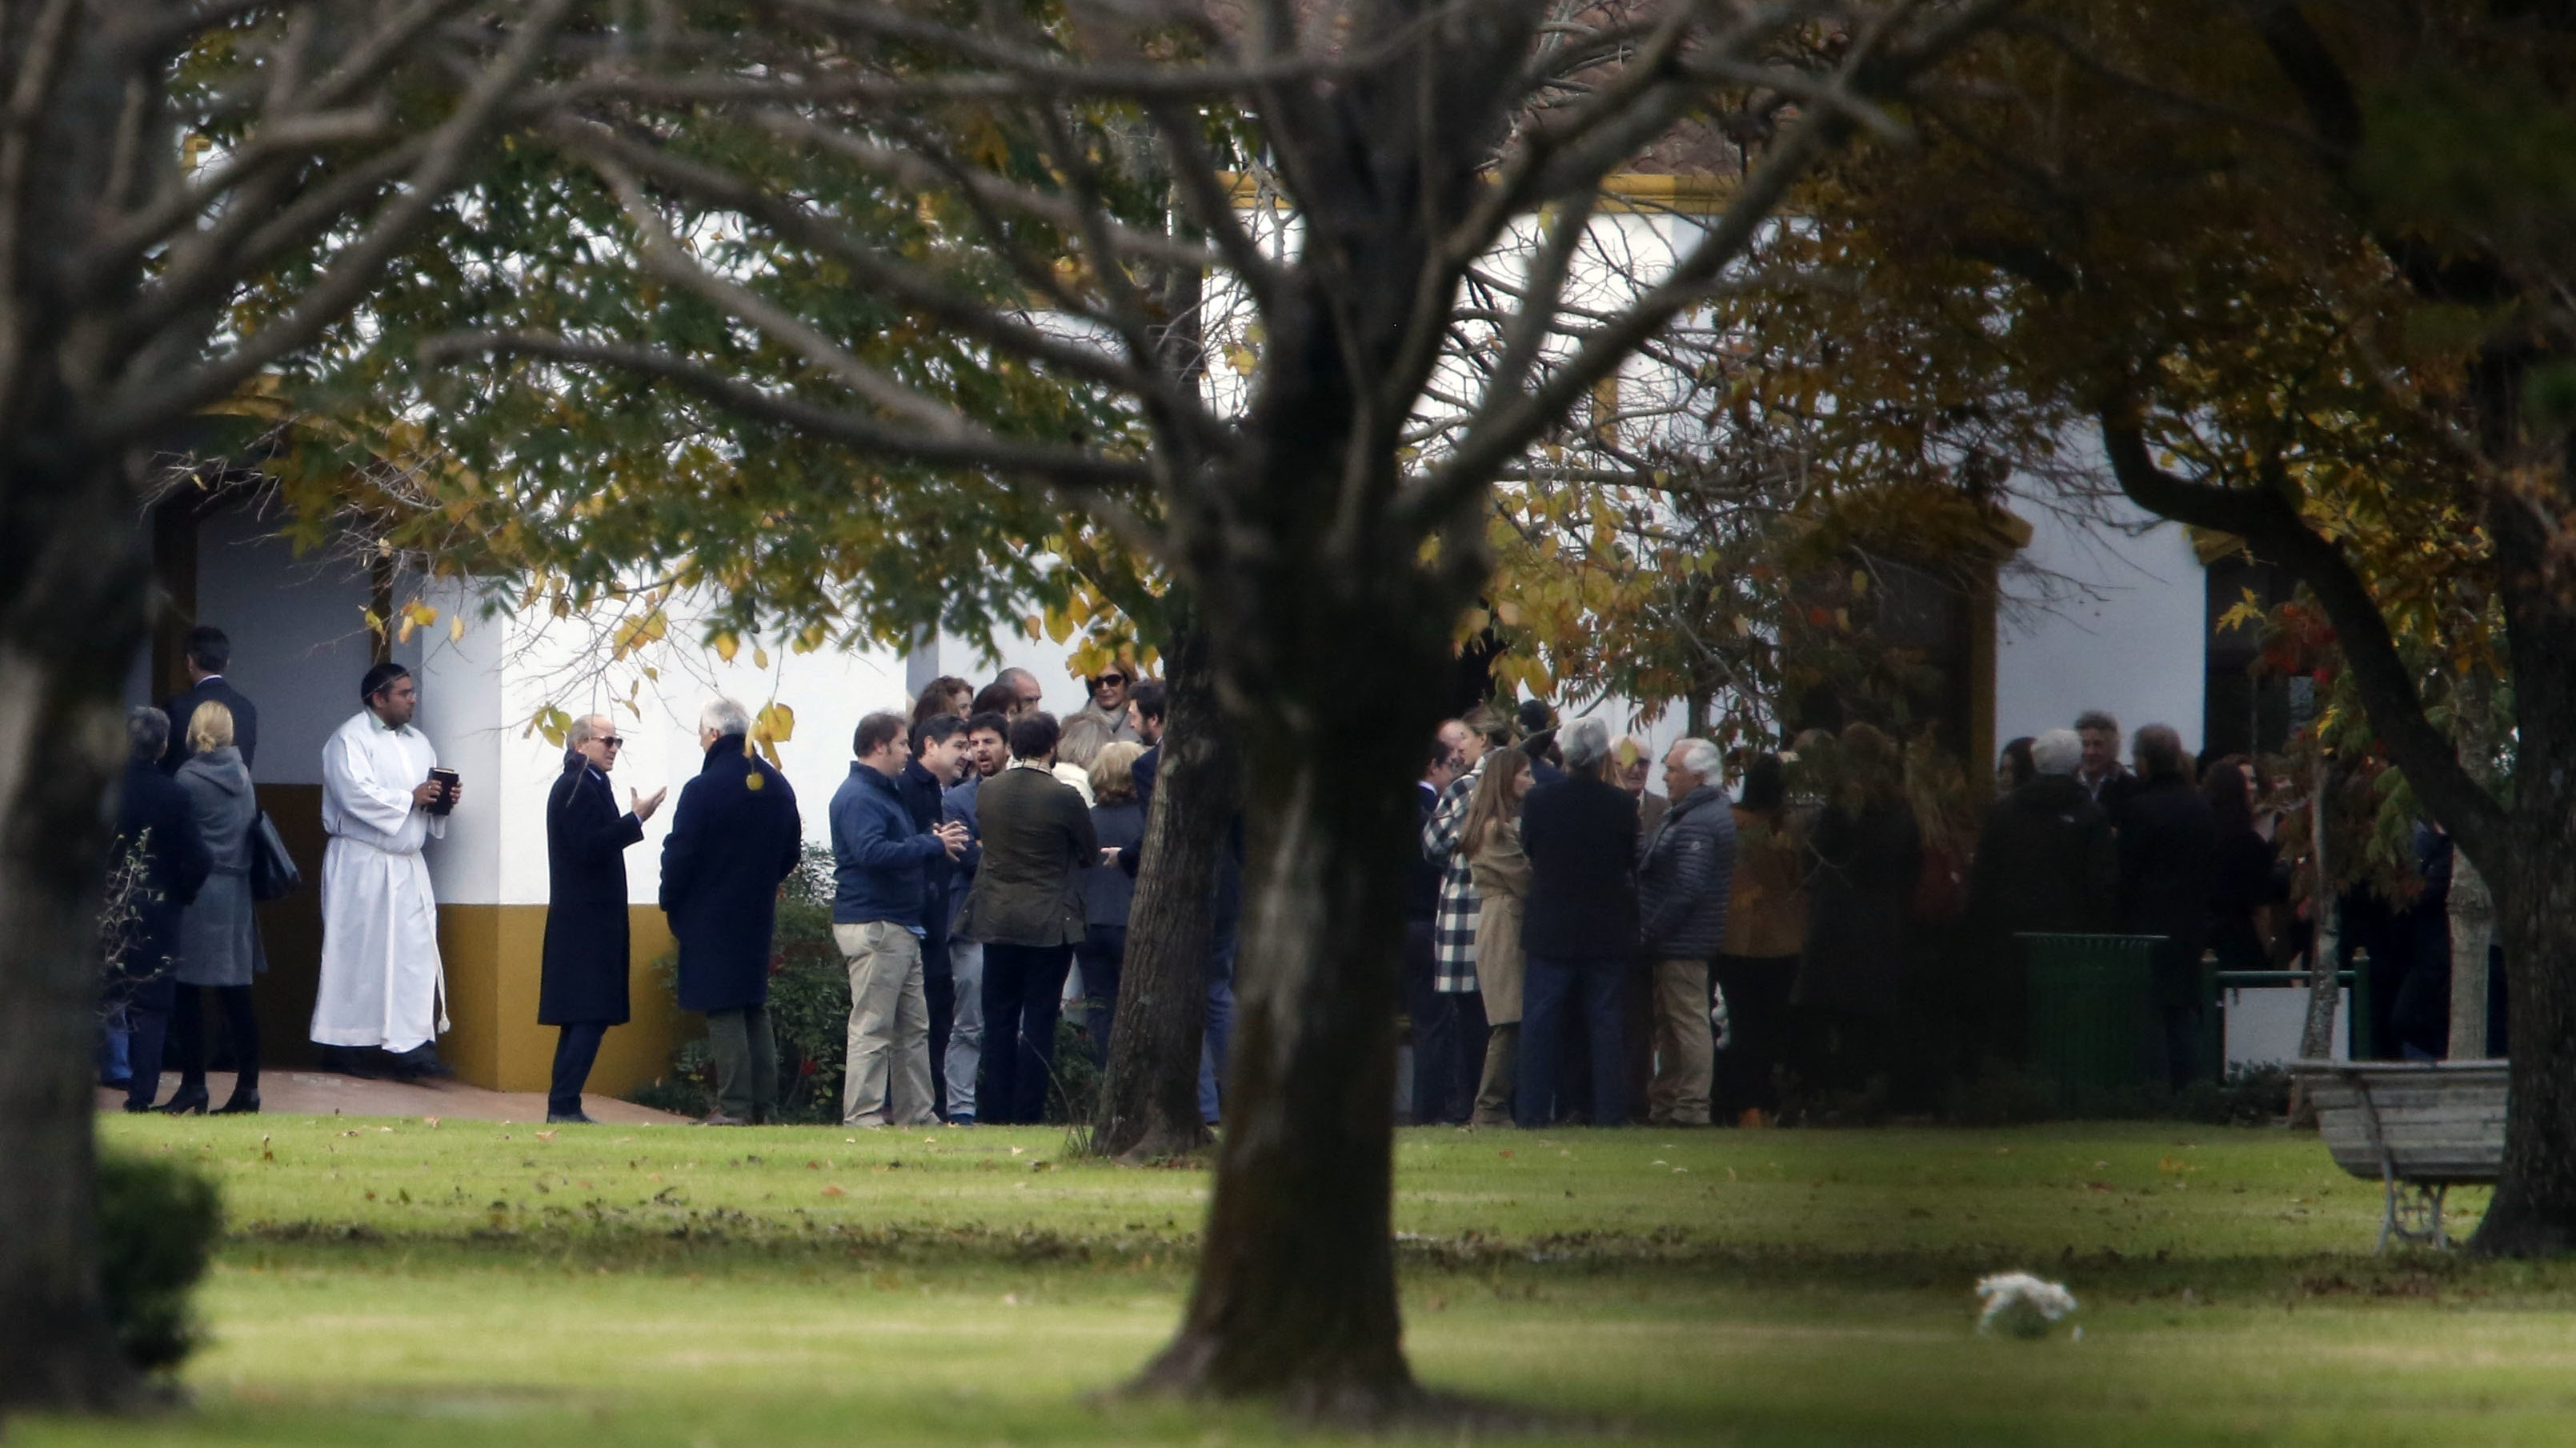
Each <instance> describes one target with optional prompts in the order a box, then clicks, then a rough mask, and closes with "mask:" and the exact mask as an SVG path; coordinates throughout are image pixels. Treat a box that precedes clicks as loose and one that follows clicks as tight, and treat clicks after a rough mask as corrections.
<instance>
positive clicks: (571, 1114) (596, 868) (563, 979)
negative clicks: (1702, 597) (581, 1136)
mask: <svg viewBox="0 0 2576 1448" xmlns="http://www.w3.org/2000/svg"><path fill="white" fill-rule="evenodd" d="M625 744H626V741H625V740H624V739H622V738H620V737H618V733H617V725H616V722H615V721H613V720H611V719H610V718H609V717H608V716H607V715H605V714H585V715H583V716H582V717H581V718H579V719H575V720H574V721H572V728H571V730H570V731H568V732H567V733H566V734H565V736H564V767H563V774H562V776H561V777H560V778H558V779H556V780H555V787H554V790H553V792H552V793H550V794H548V795H547V796H546V877H547V878H546V883H547V893H546V952H545V963H544V965H543V967H542V973H541V974H540V976H539V978H538V985H537V1023H538V1024H539V1025H546V1026H556V1027H559V1028H561V1031H562V1034H561V1035H560V1036H558V1037H557V1038H556V1041H555V1072H554V1089H553V1090H552V1091H550V1092H548V1093H547V1096H546V1120H548V1121H571V1122H584V1123H586V1122H588V1121H589V1120H590V1116H589V1114H588V1113H586V1112H584V1111H583V1110H582V1109H581V1088H582V1083H583V1082H585V1081H587V1080H589V1079H590V1067H591V1063H592V1062H593V1061H596V1060H598V1059H599V1043H600V1041H601V1040H602V1039H603V1038H604V1037H606V1036H607V1034H608V1028H609V1027H610V1026H622V1025H624V1024H626V1019H627V1004H626V968H627V937H626V847H627V846H629V845H632V844H634V843H635V842H636V841H638V840H640V839H642V838H644V822H645V821H646V820H649V819H651V818H652V817H653V812H654V811H655V810H657V809H660V808H661V807H662V796H663V795H664V794H665V793H666V792H667V791H664V790H659V789H657V790H655V791H653V792H652V793H651V794H649V795H647V794H644V793H642V792H641V791H635V792H632V793H630V794H629V796H628V798H629V799H630V800H631V801H632V803H633V806H634V807H633V808H631V809H628V810H625V811H623V812H621V811H619V809H618V808H617V795H616V793H615V791H613V790H611V789H610V788H609V785H608V774H609V771H611V770H613V769H615V768H616V767H617V756H618V755H619V753H621V752H622V751H623V750H624V748H625Z"/></svg>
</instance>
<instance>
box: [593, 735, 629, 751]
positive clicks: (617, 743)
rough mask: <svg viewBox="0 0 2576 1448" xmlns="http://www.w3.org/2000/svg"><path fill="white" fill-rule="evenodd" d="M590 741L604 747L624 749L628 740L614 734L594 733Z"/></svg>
mask: <svg viewBox="0 0 2576 1448" xmlns="http://www.w3.org/2000/svg"><path fill="white" fill-rule="evenodd" d="M590 742H591V743H593V744H596V745H599V746H600V747H602V748H604V749H623V748H625V747H626V741H625V740H623V739H620V738H618V737H617V736H616V735H614V734H598V735H593V736H592V737H591V741H590Z"/></svg>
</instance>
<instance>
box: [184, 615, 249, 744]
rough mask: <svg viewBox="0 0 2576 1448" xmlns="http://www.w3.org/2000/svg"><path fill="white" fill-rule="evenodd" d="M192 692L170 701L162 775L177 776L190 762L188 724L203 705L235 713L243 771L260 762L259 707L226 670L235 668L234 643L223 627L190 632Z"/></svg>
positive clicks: (235, 741)
mask: <svg viewBox="0 0 2576 1448" xmlns="http://www.w3.org/2000/svg"><path fill="white" fill-rule="evenodd" d="M187 658H188V692H186V693H184V694H175V695H172V696H171V699H170V708H169V711H168V712H169V715H170V752H169V753H167V754H164V755H163V756H161V772H162V773H163V774H177V773H178V772H179V766H180V765H182V764H185V763H187V762H188V721H189V720H190V719H192V718H194V717H196V713H197V706H198V705H200V704H221V705H223V706H224V707H225V708H227V709H230V710H232V711H233V747H234V748H235V749H238V750H240V751H241V759H242V768H244V769H248V768H250V767H251V766H252V765H254V764H256V763H257V762H258V761H259V706H258V705H256V704H254V703H252V702H251V701H250V698H249V696H247V695H245V694H244V693H242V691H241V690H239V689H236V688H234V687H233V686H232V681H231V680H229V679H226V678H225V677H224V670H226V669H228V668H231V667H232V659H233V641H232V640H231V639H229V638H227V637H225V635H224V631H223V630H222V629H219V628H210V627H208V626H206V625H204V624H199V625H198V626H197V627H195V628H192V629H190V630H188V655H187Z"/></svg>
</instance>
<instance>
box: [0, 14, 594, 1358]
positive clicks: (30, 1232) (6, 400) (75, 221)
mask: <svg viewBox="0 0 2576 1448" xmlns="http://www.w3.org/2000/svg"><path fill="white" fill-rule="evenodd" d="M569 8H570V6H569V4H568V3H567V0H537V3H532V4H528V5H524V6H515V5H514V6H509V7H494V9H495V10H496V11H499V12H501V13H487V11H486V10H485V8H483V7H478V6H473V5H467V4H457V3H439V0H422V3H408V4H399V5H389V4H374V3H361V0H307V3H294V0H276V3H255V0H253V3H226V4H199V3H182V0H55V3H49V4H42V5H17V6H10V7H8V8H7V9H6V10H5V11H0V75H5V76H7V77H8V87H9V100H8V102H7V104H6V106H5V108H0V1162H6V1163H7V1164H8V1165H7V1168H6V1170H0V1409H9V1408H20V1407H39V1406H41V1407H53V1408H82V1407H93V1406H102V1405H112V1404H116V1403H119V1402H122V1401H125V1400H126V1399H128V1397H129V1396H130V1395H131V1393H132V1392H133V1390H134V1386H135V1380H134V1377H133V1375H132V1373H131V1371H130V1370H129V1369H128V1368H127V1367H126V1366H125V1365H124V1363H123V1362H122V1360H121V1359H120V1358H119V1356H118V1354H117V1350H116V1347H115V1344H114V1342H113V1340H112V1339H111V1337H110V1334H109V1331H108V1326H107V1324H106V1322H105V1320H104V1318H103V1316H102V1313H101V1308H100V1303H99V1295H98V1270H97V1262H96V1259H95V1249H94V1244H93V1241H92V1239H91V1223H92V1215H91V1202H92V1191H93V1174H92V1143H91V1124H90V1119H91V1085H90V1072H91V1067H90V1061H89V1045H90V1041H91V1038H92V1035H93V1030H94V1011H95V1006H96V1000H97V985H98V982H97V972H96V969H95V966H94V965H93V963H92V962H91V961H90V960H89V958H88V956H89V945H90V940H91V937H92V922H91V918H90V917H91V915H92V913H93V912H94V910H95V907H96V902H97V899H98V893H99V885H100V880H101V878H102V874H103V869H104V864H105V859H106V850H107V843H108V837H109V833H110V823H111V822H112V820H113V818H114V813H113V810H112V809H103V808H102V803H101V802H102V800H104V799H105V798H106V797H107V795H108V793H109V787H110V785H111V783H112V782H113V781H114V780H115V779H116V778H117V776H118V773H119V772H120V770H121V768H122V765H123V762H124V754H125V745H124V730H123V729H122V727H121V726H120V723H119V720H118V707H119V703H120V700H121V698H122V695H123V692H124V687H125V680H126V677H127V672H128V668H129V666H130V664H131V662H132V661H133V659H134V657H135V654H136V652H137V650H138V649H139V648H140V646H141V644H142V641H143V638H144V635H145V628H146V622H147V616H146V606H147V600H148V599H149V597H150V593H151V588H150V568H149V560H148V558H147V556H146V553H145V544H144V540H145V538H146V536H147V535H146V534H145V532H144V531H143V530H142V529H140V528H139V527H138V526H137V524H136V519H137V516H138V514H139V512H140V509H141V504H142V498H143V493H142V482H143V479H144V476H145V474H146V472H147V470H148V465H149V461H150V459H151V458H152V457H153V456H154V455H155V454H156V453H157V452H159V451H161V450H163V449H167V448H171V447H174V446H178V445H180V444H181V443H183V442H184V438H183V437H182V435H181V432H182V429H183V427H184V425H185V424H186V423H187V421H188V419H189V418H190V417H191V415H192V414H194V413H195V412H197V410H198V409H200V408H202V407H205V406H207V405H208V404H210V403H213V402H216V401H217V400H219V399H222V398H224V397H226V396H227V395H229V394H231V393H232V392H233V391H234V390H235V389H236V388H238V387H240V386H241V385H242V384H244V383H245V382H246V381H247V380H248V379H250V378H252V377H253V376H254V375H256V374H257V373H259V372H260V371H261V370H262V369H263V368H266V367H269V366H271V365H272V364H274V363H276V362H277V361H279V360H280V359H281V358H283V357H286V356H288V355H290V354H292V353H293V352H295V351H296V350H297V349H299V348H301V347H303V346H305V345H307V344H308V343H310V342H311V341H312V340H313V338H314V337H315V336H316V335H317V334H318V333H319V332H320V330H321V329H322V328H324V327H325V326H327V325H328V324H329V323H331V322H332V321H333V320H335V319H336V318H338V317H339V316H340V315H342V314H343V313H344V312H346V311H347V310H348V309H349V308H350V307H351V306H353V305H355V304H356V303H357V302H358V301H359V300H360V299H361V298H363V297H364V296H365V295H366V294H367V292H368V290H369V288H371V287H372V286H374V285H375V284H376V282H377V279H378V276H379V272H380V269H381V268H382V266H383V265H384V263H385V262H386V260H387V259H388V258H389V257H391V256H392V255H393V254H394V253H395V252H396V251H397V250H398V249H399V248H400V246H401V245H402V244H403V243H404V241H405V240H406V239H407V238H408V236H409V235H410V234H411V232H412V230H413V229H414V228H415V227H416V226H417V225H418V224H419V223H420V221H421V219H422V217H423V216H424V215H425V214H426V212H427V210H428V208H429V207H430V206H431V205H432V204H433V203H434V202H435V200H436V198H438V197H440V196H442V195H444V194H445V193H446V192H447V191H448V190H449V189H450V188H451V187H453V186H454V185H456V184H457V183H458V181H459V180H460V179H461V178H462V177H464V176H465V175H466V174H467V173H468V170H469V168H470V166H471V165H472V163H473V162H474V161H475V160H476V159H477V158H478V157H479V156H480V155H481V154H482V152H483V151H484V149H485V143H486V141H487V140H488V139H489V137H490V135H491V134H492V132H493V131H494V130H495V128H496V127H497V126H499V125H501V124H503V123H504V122H505V121H506V120H507V119H508V118H509V114H510V108H511V107H512V106H513V105H514V104H516V103H517V102H518V101H519V100H520V99H521V97H522V95H523V93H524V87H525V84H526V82H527V81H528V79H529V77H530V76H531V74H532V73H533V72H534V71H535V69H536V68H537V67H538V66H539V64H540V62H541V61H542V59H543V57H544V55H545V50H546V46H547V44H548V43H549V41H550V39H551V37H552V35H553V33H554V32H555V31H556V30H557V29H558V27H559V26H560V24H561V22H562V19H563V16H564V14H565V12H566V11H567V10H568V9H569ZM254 286H260V287H273V288H274V293H273V294H274V295H277V296H279V297H280V298H281V304H279V305H275V306H253V305H247V304H246V301H247V299H248V298H249V296H250V295H251V292H252V289H253V288H254Z"/></svg>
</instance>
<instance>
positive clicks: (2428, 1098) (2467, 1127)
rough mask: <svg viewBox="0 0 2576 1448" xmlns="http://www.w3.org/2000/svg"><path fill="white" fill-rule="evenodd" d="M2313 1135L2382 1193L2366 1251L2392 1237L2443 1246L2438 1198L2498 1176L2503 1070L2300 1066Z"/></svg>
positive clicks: (2481, 1066)
mask: <svg viewBox="0 0 2576 1448" xmlns="http://www.w3.org/2000/svg"><path fill="white" fill-rule="evenodd" d="M2291 1071H2292V1073H2293V1074H2294V1075H2295V1076H2296V1077H2297V1079H2298V1081H2299V1083H2300V1085H2301V1087H2302V1088H2303V1089H2304V1090H2305V1091H2306V1093H2307V1096H2308V1099H2309V1100H2310V1101H2313V1102H2315V1103H2316V1107H2317V1129H2318V1131H2319V1133H2320V1134H2321V1135H2323V1136H2324V1137H2325V1142H2326V1150H2328V1151H2329V1152H2332V1153H2333V1154H2334V1159H2335V1165H2337V1166H2339V1167H2342V1168H2343V1169H2344V1170H2345V1171H2348V1172H2350V1173H2352V1174H2353V1175H2354V1176H2357V1177H2361V1178H2363V1179H2365V1180H2367V1179H2369V1178H2371V1177H2377V1178H2379V1181H2380V1184H2381V1187H2382V1188H2383V1190H2384V1191H2385V1192H2386V1197H2385V1200H2384V1202H2383V1204H2382V1207H2381V1211H2380V1218H2379V1242H2378V1245H2377V1246H2375V1247H2374V1248H2372V1251H2374V1252H2385V1251H2387V1250H2388V1239H2389V1238H2390V1237H2391V1236H2395V1237H2396V1238H2397V1239H2398V1240H2399V1241H2401V1242H2406V1243H2410V1244H2430V1245H2432V1246H2434V1247H2442V1248H2447V1247H2449V1246H2450V1245H2451V1239H2450V1236H2449V1234H2448V1233H2446V1232H2445V1231H2444V1230H2443V1227H2442V1197H2443V1194H2444V1193H2445V1192H2447V1191H2448V1190H2449V1189H2450V1188H2452V1187H2455V1186H2462V1185H2479V1186H2484V1185H2490V1184H2492V1183H2493V1182H2494V1181H2495V1180H2496V1177H2497V1176H2498V1175H2499V1174H2500V1173H2501V1172H2502V1171H2503V1169H2504V1103H2505V1063H2504V1062H2502V1061H2357V1062H2345V1061H2299V1062H2295V1063H2293V1065H2292V1066H2291Z"/></svg>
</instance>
